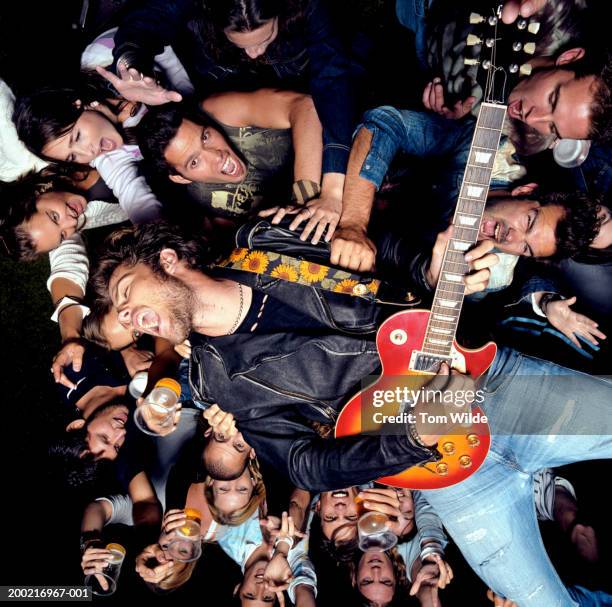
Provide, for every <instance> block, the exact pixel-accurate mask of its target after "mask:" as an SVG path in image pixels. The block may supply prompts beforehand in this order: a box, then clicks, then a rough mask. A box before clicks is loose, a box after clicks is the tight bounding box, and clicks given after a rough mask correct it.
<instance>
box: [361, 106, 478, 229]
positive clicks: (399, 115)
mask: <svg viewBox="0 0 612 607" xmlns="http://www.w3.org/2000/svg"><path fill="white" fill-rule="evenodd" d="M474 124H475V122H474V120H473V119H471V118H468V119H466V120H448V119H446V118H443V117H442V116H439V115H438V114H434V113H433V112H415V111H412V110H398V109H395V108H394V107H391V106H387V105H385V106H382V107H378V108H376V109H373V110H368V111H367V112H366V113H365V114H364V116H363V121H362V123H361V124H360V125H359V127H357V128H358V129H359V128H361V127H364V128H366V129H367V130H368V131H370V132H371V133H372V143H371V145H370V151H369V152H368V155H367V156H366V158H365V161H364V163H363V166H362V167H361V171H360V173H359V176H360V177H362V178H363V179H367V180H368V181H371V182H372V183H373V184H374V185H375V186H376V187H377V188H380V186H381V184H382V182H383V179H384V177H385V175H386V174H387V171H388V170H389V165H390V164H391V162H392V160H393V159H394V158H395V156H396V154H397V153H398V152H399V151H400V150H401V151H403V152H405V153H406V154H410V155H412V156H418V157H420V158H428V157H429V158H431V157H442V156H444V157H445V160H447V162H445V163H444V168H443V169H442V170H440V172H439V179H438V180H437V182H436V187H437V189H438V191H439V192H440V193H441V195H440V197H439V201H438V202H439V204H440V207H441V211H442V218H443V220H444V221H445V223H447V222H448V219H450V217H451V216H452V214H453V211H454V209H455V205H456V203H457V197H458V195H459V188H460V187H461V180H462V178H463V173H464V171H465V165H466V164H467V160H468V154H469V151H470V143H471V141H472V135H473V134H474ZM442 193H443V194H442Z"/></svg>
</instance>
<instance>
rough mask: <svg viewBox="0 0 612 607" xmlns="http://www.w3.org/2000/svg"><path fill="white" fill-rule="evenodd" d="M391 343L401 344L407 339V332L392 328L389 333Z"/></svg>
mask: <svg viewBox="0 0 612 607" xmlns="http://www.w3.org/2000/svg"><path fill="white" fill-rule="evenodd" d="M389 339H390V340H391V343H392V344H393V345H395V346H403V345H404V344H405V343H406V342H407V341H408V334H407V333H406V331H404V330H403V329H394V330H393V331H391V335H389Z"/></svg>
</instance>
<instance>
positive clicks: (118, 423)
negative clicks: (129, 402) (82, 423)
mask: <svg viewBox="0 0 612 607" xmlns="http://www.w3.org/2000/svg"><path fill="white" fill-rule="evenodd" d="M127 420H128V408H127V407H126V406H125V405H114V406H112V407H107V408H106V409H104V411H102V412H100V413H99V414H98V415H96V416H95V418H94V419H93V420H92V421H91V422H90V423H89V424H88V425H87V437H86V439H85V441H86V443H87V448H88V450H89V451H90V452H91V453H92V454H93V455H94V456H95V458H96V459H109V460H113V459H115V458H116V457H117V454H118V453H119V449H120V448H121V446H122V445H123V443H124V441H125V424H126V422H127Z"/></svg>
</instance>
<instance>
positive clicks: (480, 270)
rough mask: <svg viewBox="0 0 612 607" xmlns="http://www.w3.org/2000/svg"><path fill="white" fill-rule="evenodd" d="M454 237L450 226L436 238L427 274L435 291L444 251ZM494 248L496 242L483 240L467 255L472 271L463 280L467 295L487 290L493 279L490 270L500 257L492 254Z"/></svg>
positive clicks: (429, 282)
mask: <svg viewBox="0 0 612 607" xmlns="http://www.w3.org/2000/svg"><path fill="white" fill-rule="evenodd" d="M452 235H453V227H452V226H450V227H449V228H448V229H446V230H445V231H444V232H440V233H439V234H438V237H437V238H436V242H435V244H434V248H433V252H432V255H431V261H430V263H429V268H428V269H427V271H426V272H425V278H426V279H427V282H428V284H429V286H430V287H431V288H432V289H435V287H436V285H437V284H438V279H439V278H440V268H441V267H442V260H443V258H444V251H445V250H446V245H447V244H448V241H449V240H450V239H451V237H452ZM494 247H495V242H493V241H492V240H483V241H482V242H479V243H478V244H477V245H476V246H475V247H474V248H473V249H472V250H471V251H468V252H467V253H466V254H465V259H466V261H467V262H468V265H469V267H470V270H471V272H470V273H469V274H467V275H466V276H465V277H464V279H463V282H464V283H465V294H466V295H470V294H471V293H476V292H477V291H484V290H485V289H486V288H487V285H488V284H489V279H490V278H491V270H490V268H492V267H493V266H494V265H496V264H497V263H499V257H498V256H497V255H496V254H495V253H491V249H493V248H494Z"/></svg>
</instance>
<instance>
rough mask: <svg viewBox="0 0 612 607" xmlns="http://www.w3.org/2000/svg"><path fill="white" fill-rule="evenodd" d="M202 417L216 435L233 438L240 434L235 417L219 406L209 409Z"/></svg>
mask: <svg viewBox="0 0 612 607" xmlns="http://www.w3.org/2000/svg"><path fill="white" fill-rule="evenodd" d="M202 416H203V417H204V419H205V420H206V421H207V422H208V423H209V425H210V427H211V428H212V431H213V432H214V433H215V434H219V435H222V436H224V437H232V436H234V435H235V434H237V433H238V430H237V429H236V421H235V420H234V416H233V415H232V414H231V413H226V412H225V411H223V410H222V409H220V408H219V405H217V404H215V405H212V406H211V407H208V409H206V411H204V413H202Z"/></svg>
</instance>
